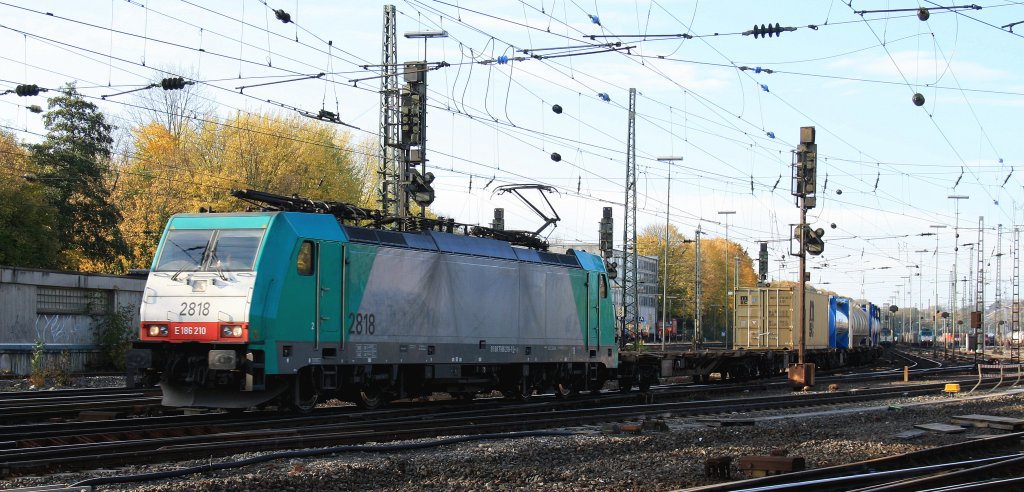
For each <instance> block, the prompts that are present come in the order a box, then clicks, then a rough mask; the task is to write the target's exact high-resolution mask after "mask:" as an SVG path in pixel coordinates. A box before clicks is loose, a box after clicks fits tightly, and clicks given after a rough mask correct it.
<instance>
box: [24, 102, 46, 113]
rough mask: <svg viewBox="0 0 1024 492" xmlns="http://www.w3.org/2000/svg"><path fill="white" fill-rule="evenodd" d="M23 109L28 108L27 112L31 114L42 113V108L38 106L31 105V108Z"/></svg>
mask: <svg viewBox="0 0 1024 492" xmlns="http://www.w3.org/2000/svg"><path fill="white" fill-rule="evenodd" d="M25 107H26V108H28V110H29V111H31V112H33V113H42V112H43V108H41V107H39V105H38V104H33V105H31V106H25Z"/></svg>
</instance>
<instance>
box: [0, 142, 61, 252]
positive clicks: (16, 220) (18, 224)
mask: <svg viewBox="0 0 1024 492" xmlns="http://www.w3.org/2000/svg"><path fill="white" fill-rule="evenodd" d="M33 171H34V169H33V166H32V164H31V163H30V162H29V159H28V152H27V151H26V150H25V149H24V148H23V147H22V146H20V145H19V144H18V141H17V140H16V139H15V138H14V135H12V134H10V133H7V132H3V131H0V265H8V266H18V267H29V268H55V267H56V266H57V258H58V256H57V248H58V244H59V243H58V241H57V230H56V223H57V220H56V219H57V213H56V209H55V208H53V207H52V206H50V204H49V203H48V202H47V200H46V190H45V188H44V187H43V186H42V185H40V184H39V183H38V182H31V181H29V180H26V179H24V176H26V175H30V174H31V172H33Z"/></svg>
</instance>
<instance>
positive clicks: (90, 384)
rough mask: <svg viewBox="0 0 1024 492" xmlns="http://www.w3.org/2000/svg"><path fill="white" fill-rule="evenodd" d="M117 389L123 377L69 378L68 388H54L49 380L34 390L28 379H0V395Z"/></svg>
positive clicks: (122, 382) (121, 383)
mask: <svg viewBox="0 0 1024 492" xmlns="http://www.w3.org/2000/svg"><path fill="white" fill-rule="evenodd" d="M109 387H117V388H124V376H89V377H73V378H71V385H70V386H63V387H59V386H54V385H53V384H52V381H51V380H47V385H46V386H44V387H42V388H36V387H34V386H32V385H31V384H30V383H29V382H28V379H25V378H12V379H0V393H2V392H5V391H31V390H40V391H46V390H60V389H74V388H109Z"/></svg>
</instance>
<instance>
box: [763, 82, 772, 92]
mask: <svg viewBox="0 0 1024 492" xmlns="http://www.w3.org/2000/svg"><path fill="white" fill-rule="evenodd" d="M761 90H763V91H765V92H771V91H770V90H768V84H761Z"/></svg>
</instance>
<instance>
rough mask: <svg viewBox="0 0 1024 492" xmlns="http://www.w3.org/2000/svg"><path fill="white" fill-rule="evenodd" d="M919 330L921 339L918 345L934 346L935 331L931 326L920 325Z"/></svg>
mask: <svg viewBox="0 0 1024 492" xmlns="http://www.w3.org/2000/svg"><path fill="white" fill-rule="evenodd" d="M920 331H921V340H920V342H919V343H920V345H921V346H922V347H926V348H929V347H932V346H934V345H935V331H933V330H932V329H931V328H925V327H921V330H920Z"/></svg>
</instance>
